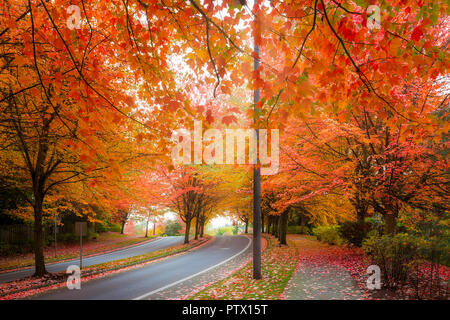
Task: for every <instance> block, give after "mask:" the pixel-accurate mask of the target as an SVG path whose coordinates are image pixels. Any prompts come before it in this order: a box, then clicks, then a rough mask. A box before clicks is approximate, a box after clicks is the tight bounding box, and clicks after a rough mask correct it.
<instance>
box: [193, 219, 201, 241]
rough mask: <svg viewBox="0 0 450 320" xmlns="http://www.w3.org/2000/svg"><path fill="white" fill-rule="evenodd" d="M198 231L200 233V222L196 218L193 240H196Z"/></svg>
mask: <svg viewBox="0 0 450 320" xmlns="http://www.w3.org/2000/svg"><path fill="white" fill-rule="evenodd" d="M199 231H200V221H199V218H198V217H197V218H195V237H194V239H195V240H198V234H199Z"/></svg>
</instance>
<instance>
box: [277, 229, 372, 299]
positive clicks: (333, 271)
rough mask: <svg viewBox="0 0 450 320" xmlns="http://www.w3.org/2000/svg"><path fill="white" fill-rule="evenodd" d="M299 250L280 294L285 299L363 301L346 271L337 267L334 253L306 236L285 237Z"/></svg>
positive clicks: (331, 247)
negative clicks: (294, 266) (297, 259)
mask: <svg viewBox="0 0 450 320" xmlns="http://www.w3.org/2000/svg"><path fill="white" fill-rule="evenodd" d="M288 241H289V242H290V245H295V246H296V247H297V248H298V251H299V262H298V265H297V268H296V271H295V272H294V274H293V275H292V277H291V279H290V281H289V282H288V284H287V286H286V289H285V291H284V293H283V296H284V298H285V299H288V300H361V299H366V295H365V294H364V292H363V291H362V290H361V289H360V288H359V287H358V285H357V283H356V281H355V280H354V279H353V278H352V276H351V275H350V273H349V272H348V271H347V269H346V268H345V267H344V266H342V265H340V264H339V261H340V259H339V258H340V257H338V256H337V255H338V254H339V251H338V250H334V249H335V248H334V247H333V246H329V245H326V244H323V243H321V242H319V241H317V240H314V239H313V238H312V237H309V236H302V235H288Z"/></svg>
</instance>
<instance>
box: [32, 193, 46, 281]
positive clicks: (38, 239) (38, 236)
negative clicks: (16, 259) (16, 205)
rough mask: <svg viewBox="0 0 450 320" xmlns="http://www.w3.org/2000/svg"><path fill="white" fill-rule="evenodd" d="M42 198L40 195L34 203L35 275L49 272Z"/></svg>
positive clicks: (39, 275) (38, 275)
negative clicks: (46, 265)
mask: <svg viewBox="0 0 450 320" xmlns="http://www.w3.org/2000/svg"><path fill="white" fill-rule="evenodd" d="M42 202H43V201H42V200H41V197H40V196H38V197H36V198H35V204H34V208H33V209H34V230H33V231H34V266H35V272H34V275H35V276H37V277H42V276H43V275H45V274H46V273H47V270H46V269H45V261H44V239H43V230H42Z"/></svg>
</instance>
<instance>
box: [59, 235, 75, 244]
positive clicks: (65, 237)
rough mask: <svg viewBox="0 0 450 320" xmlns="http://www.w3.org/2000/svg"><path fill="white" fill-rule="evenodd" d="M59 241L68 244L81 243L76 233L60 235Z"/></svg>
mask: <svg viewBox="0 0 450 320" xmlns="http://www.w3.org/2000/svg"><path fill="white" fill-rule="evenodd" d="M58 241H59V242H68V243H71V242H77V241H80V236H79V235H76V234H75V233H60V234H58Z"/></svg>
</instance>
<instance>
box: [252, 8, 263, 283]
mask: <svg viewBox="0 0 450 320" xmlns="http://www.w3.org/2000/svg"><path fill="white" fill-rule="evenodd" d="M259 2H260V0H255V2H254V5H253V9H254V13H255V19H254V21H253V37H254V39H253V41H254V55H253V68H254V71H255V72H254V78H253V83H254V85H255V87H254V93H253V94H254V96H253V103H254V105H253V114H254V116H253V119H254V125H255V135H256V139H255V140H256V146H257V149H258V148H259V106H258V103H259V100H260V89H259V88H258V87H257V83H258V81H257V80H258V79H259V76H260V69H259V64H260V61H259V59H260V44H261V29H260V23H259ZM256 158H257V162H256V165H254V166H253V279H261V278H262V273H261V168H260V161H259V156H257V157H256Z"/></svg>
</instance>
